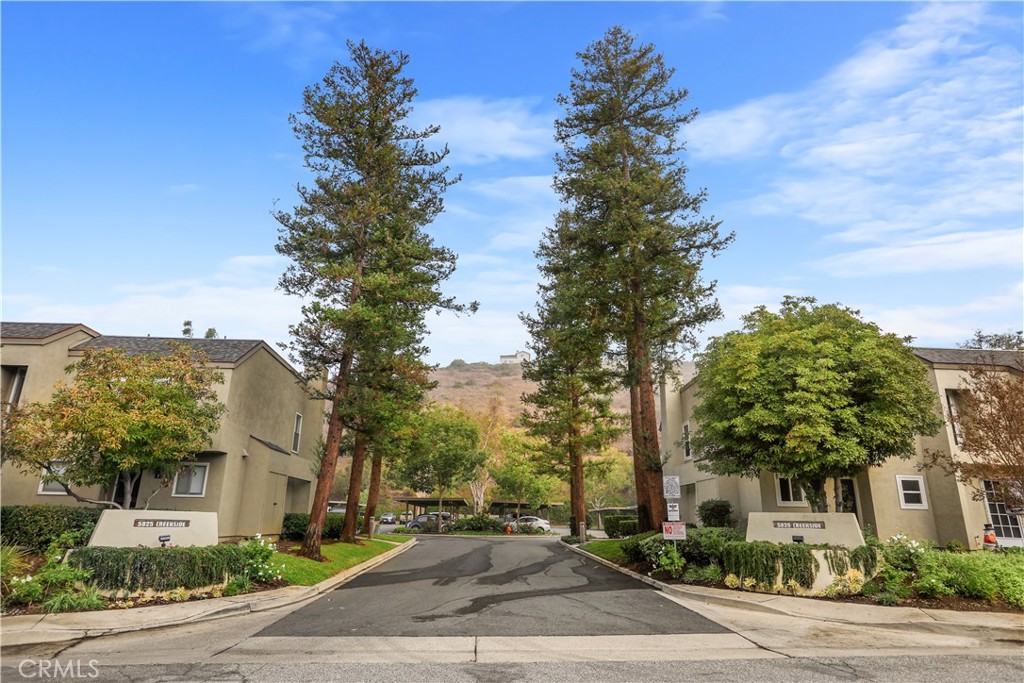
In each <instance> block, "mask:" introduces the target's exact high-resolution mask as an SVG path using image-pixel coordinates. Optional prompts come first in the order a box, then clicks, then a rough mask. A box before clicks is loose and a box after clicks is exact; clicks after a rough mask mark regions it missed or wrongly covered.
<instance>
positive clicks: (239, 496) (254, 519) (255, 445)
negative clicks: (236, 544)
mask: <svg viewBox="0 0 1024 683" xmlns="http://www.w3.org/2000/svg"><path fill="white" fill-rule="evenodd" d="M172 342H178V343H184V344H187V345H189V346H193V347H196V348H198V349H200V350H202V351H203V352H204V353H205V354H206V355H207V356H208V357H209V363H210V365H211V366H213V367H215V368H216V369H217V370H218V371H219V372H220V373H221V374H222V375H223V377H224V380H223V382H222V383H221V384H219V385H217V387H216V391H217V395H218V399H219V400H220V402H221V403H223V404H224V405H225V406H226V407H227V410H226V411H225V413H224V414H223V416H222V417H221V421H220V428H219V429H218V430H217V431H216V432H215V433H214V434H213V435H212V436H211V443H210V445H209V447H208V448H207V450H205V451H203V452H201V453H196V454H195V456H194V458H192V461H191V462H190V463H188V465H187V466H185V467H183V468H182V469H181V470H180V471H179V472H178V473H177V475H176V476H175V478H174V480H173V481H172V482H171V484H170V486H163V485H162V483H161V482H160V481H159V480H158V479H157V478H156V477H154V476H153V475H152V474H150V473H145V474H143V476H142V477H140V478H139V480H138V484H137V486H136V491H134V492H133V493H134V500H135V503H134V505H133V507H136V508H141V507H145V506H146V505H148V506H149V509H153V510H198V511H205V512H216V513H217V516H218V536H219V537H220V539H221V540H229V539H237V538H244V537H251V536H254V535H256V534H258V533H261V534H264V535H268V536H276V535H278V534H280V532H281V526H282V521H283V518H284V514H285V513H286V512H309V509H310V505H311V504H312V497H313V496H312V492H313V488H314V483H313V482H314V481H315V479H316V471H315V468H316V455H315V452H316V445H317V441H318V438H319V437H320V435H321V434H322V425H323V416H324V404H323V402H322V401H320V400H314V399H311V398H310V397H309V395H308V392H307V390H306V385H305V384H304V383H303V380H302V378H301V376H300V375H299V374H298V373H297V372H296V371H295V370H294V368H292V367H291V365H289V364H288V362H287V361H285V360H284V359H283V358H282V357H281V356H280V355H278V354H277V353H276V352H275V351H274V350H273V349H272V348H271V347H270V346H269V345H268V344H267V343H265V342H263V341H260V340H252V339H191V338H157V337H127V336H108V335H103V334H100V333H99V332H97V331H95V330H93V329H91V328H89V327H87V326H86V325H83V324H71V323H22V322H4V323H0V364H2V377H0V392H2V394H0V395H2V399H3V403H4V410H5V411H7V410H10V409H11V407H12V406H17V405H23V404H26V403H30V402H36V401H38V402H45V401H47V400H48V399H49V398H50V396H51V394H52V392H53V390H54V387H55V385H56V384H57V383H58V382H61V381H65V382H66V381H68V380H70V379H71V377H70V376H68V375H67V373H66V372H65V368H66V367H67V366H68V365H70V364H72V363H74V362H76V361H77V360H78V359H79V358H81V356H82V354H83V352H84V351H85V350H86V349H100V348H110V347H115V348H120V349H124V350H125V351H127V352H128V353H131V354H144V353H165V352H167V351H168V350H169V349H170V344H171V343H172ZM81 493H82V495H85V496H87V497H90V498H102V499H105V500H109V499H110V497H111V495H112V493H113V490H110V489H103V488H93V489H83V490H82V492H81ZM0 501H2V503H3V504H4V505H30V504H59V505H83V503H79V502H77V501H76V500H75V499H74V498H72V497H70V496H68V495H67V494H66V492H65V491H64V489H63V488H61V487H60V486H59V485H57V484H53V483H44V482H43V481H42V480H41V478H40V475H39V474H36V473H29V474H26V473H23V472H21V471H19V470H18V469H17V468H15V467H14V466H13V465H11V464H10V463H5V464H4V465H3V468H2V472H0Z"/></svg>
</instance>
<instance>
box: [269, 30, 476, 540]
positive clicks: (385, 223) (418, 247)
mask: <svg viewBox="0 0 1024 683" xmlns="http://www.w3.org/2000/svg"><path fill="white" fill-rule="evenodd" d="M348 48H349V57H350V64H347V65H346V64H340V63H335V64H334V65H333V66H332V67H331V69H330V70H329V71H328V73H327V75H326V76H325V77H324V79H323V81H322V82H321V83H318V84H316V85H313V86H310V87H308V88H306V90H305V91H304V93H303V108H302V111H301V113H300V114H298V115H294V116H292V117H291V119H290V121H291V123H292V126H293V130H294V131H295V134H296V136H297V137H298V138H299V139H300V140H301V141H302V145H303V149H304V151H305V159H306V166H307V168H308V169H309V170H310V171H312V172H313V173H314V175H315V181H314V184H313V185H312V186H310V187H306V186H301V185H300V186H299V188H298V193H299V197H300V204H299V205H298V206H296V207H295V209H294V211H293V212H292V213H286V212H283V211H280V212H276V213H275V218H276V219H277V220H278V222H279V223H280V224H281V226H282V227H281V230H280V238H279V241H278V244H277V251H278V252H279V253H281V254H283V255H285V256H287V257H289V258H290V259H291V261H292V263H291V265H289V267H288V269H287V270H286V272H285V273H284V274H283V275H282V277H281V279H280V287H281V289H283V290H284V291H285V292H287V293H289V294H293V295H296V296H300V297H302V298H303V299H304V300H305V301H306V302H307V303H305V304H304V305H303V307H302V316H303V319H302V321H301V322H299V323H297V324H296V325H293V326H292V327H291V328H290V331H291V334H292V339H293V341H292V343H291V347H290V348H291V351H292V355H293V358H295V359H296V360H297V361H298V362H299V363H300V364H301V365H302V366H303V367H304V368H305V372H306V373H307V376H309V377H321V376H324V375H326V376H327V377H328V384H327V390H326V392H325V393H324V394H323V395H322V398H325V399H326V400H328V401H329V402H330V413H329V417H328V428H327V438H326V446H325V453H324V458H323V462H322V467H321V471H320V476H319V477H318V479H317V486H316V491H315V493H314V500H313V509H312V513H311V514H310V523H309V527H308V528H307V531H306V535H305V538H304V539H303V545H302V550H301V552H302V554H303V555H306V556H308V557H319V556H320V538H321V535H322V529H323V521H324V517H325V515H326V510H327V500H328V495H329V492H330V488H331V484H332V482H333V479H334V472H335V469H336V466H337V459H338V452H339V447H340V445H341V442H342V438H343V435H344V432H345V430H346V429H350V430H354V431H355V432H356V436H358V437H360V438H354V446H353V452H354V453H358V452H362V453H365V448H366V445H367V444H366V441H367V439H369V438H371V435H372V433H373V430H374V426H373V425H372V424H371V423H372V422H373V421H374V420H373V418H372V417H368V416H367V414H366V411H368V410H369V406H370V404H371V402H372V401H373V400H374V396H375V394H376V393H378V392H380V391H383V390H382V389H381V388H380V386H381V384H382V383H383V380H382V379H381V377H379V376H375V373H386V372H389V370H388V368H393V367H394V366H395V364H396V363H398V362H400V360H401V361H408V362H412V361H410V360H409V359H410V358H414V359H419V358H421V357H422V356H423V354H424V353H425V352H426V347H424V346H423V344H422V339H423V338H424V336H425V325H424V317H425V315H426V313H427V312H428V311H430V310H437V309H448V310H454V311H462V310H465V309H466V308H467V307H463V306H460V305H457V304H456V303H455V302H454V301H453V300H452V299H450V298H447V297H445V296H443V295H442V293H441V291H440V284H441V283H442V282H443V281H444V280H446V279H447V278H448V277H449V276H450V275H451V273H452V272H453V271H454V268H455V255H454V254H453V253H452V252H450V251H449V250H447V249H444V248H442V247H438V246H436V245H434V243H433V241H432V240H431V238H430V237H429V236H428V235H427V234H426V233H425V232H424V226H426V225H428V224H429V223H430V222H432V221H433V220H434V218H435V217H436V216H437V215H438V214H439V213H440V212H441V211H442V209H443V201H442V194H443V192H444V191H445V190H446V189H447V188H448V187H449V186H450V185H451V184H452V183H453V182H455V180H456V179H451V178H449V177H448V168H447V167H446V166H443V165H442V162H443V160H444V158H445V157H446V156H447V153H448V150H447V147H445V148H443V149H441V150H440V151H429V150H427V149H426V146H425V145H426V141H427V140H429V139H430V138H432V137H433V136H434V135H435V134H436V133H437V132H438V130H439V129H438V127H437V126H428V127H427V128H425V129H423V130H415V129H412V128H410V127H409V126H408V125H407V122H406V121H407V119H408V117H409V115H410V113H411V107H412V102H413V100H414V99H415V97H416V94H417V91H416V89H415V87H414V86H413V82H412V80H411V79H409V78H407V77H405V76H403V71H404V69H405V68H406V66H407V65H408V62H409V58H408V56H407V55H405V54H402V53H399V52H384V51H379V50H374V49H371V48H369V47H367V46H366V44H365V43H358V44H355V43H351V42H350V43H349V44H348ZM468 308H469V309H471V310H472V309H475V305H472V306H469V307H468ZM316 397H318V398H319V397H321V396H316ZM357 445H358V448H356V446H357ZM352 472H353V476H357V475H359V474H361V472H362V466H361V464H360V465H359V466H355V467H353V468H352ZM353 519H354V518H353ZM346 524H349V520H346Z"/></svg>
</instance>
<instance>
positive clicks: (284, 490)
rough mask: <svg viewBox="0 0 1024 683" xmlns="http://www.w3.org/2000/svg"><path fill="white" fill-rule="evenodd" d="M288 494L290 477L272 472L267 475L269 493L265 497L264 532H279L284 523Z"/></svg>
mask: <svg viewBox="0 0 1024 683" xmlns="http://www.w3.org/2000/svg"><path fill="white" fill-rule="evenodd" d="M287 495H288V477H287V476H285V475H283V474H277V473H275V472H271V473H270V474H269V475H268V476H267V493H266V496H264V498H263V527H262V531H263V533H264V534H279V533H281V527H282V526H283V525H284V507H285V505H284V504H285V496H287Z"/></svg>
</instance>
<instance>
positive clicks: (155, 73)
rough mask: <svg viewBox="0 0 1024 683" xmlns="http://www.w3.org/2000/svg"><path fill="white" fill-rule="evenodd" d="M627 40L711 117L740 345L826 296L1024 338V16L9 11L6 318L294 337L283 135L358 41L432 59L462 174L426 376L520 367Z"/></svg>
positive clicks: (380, 7) (293, 155) (59, 7)
mask: <svg viewBox="0 0 1024 683" xmlns="http://www.w3.org/2000/svg"><path fill="white" fill-rule="evenodd" d="M616 24H619V25H622V26H624V27H626V28H627V29H629V30H631V31H633V32H634V33H636V34H637V35H638V36H639V37H640V39H641V40H643V41H645V42H651V43H654V44H655V45H656V46H657V48H658V49H659V51H661V52H662V53H663V54H664V55H665V59H666V62H667V64H668V65H670V66H672V67H675V68H676V83H677V85H679V86H682V87H686V88H688V89H689V91H690V104H691V105H692V106H695V107H697V108H699V109H700V111H701V115H700V117H699V118H698V119H697V121H696V122H695V123H693V124H692V125H690V126H688V127H687V129H686V130H684V132H683V135H682V137H683V138H684V139H685V140H687V141H688V147H687V151H686V161H687V164H688V166H689V168H690V174H689V183H690V184H691V185H692V186H693V187H706V188H707V190H708V196H709V199H708V203H707V209H708V211H709V212H710V213H713V214H715V215H716V216H717V217H718V218H720V219H722V221H723V228H724V229H725V230H731V231H734V232H735V233H736V241H735V243H734V244H733V245H732V246H731V247H730V248H729V249H728V250H727V251H726V252H724V253H723V254H722V255H721V256H719V257H718V258H717V259H715V260H713V261H710V262H708V263H707V264H706V269H705V270H706V276H707V278H708V279H714V280H717V282H718V297H719V300H720V302H721V304H722V307H723V310H724V312H725V314H726V317H725V319H724V320H721V321H718V322H716V323H713V324H712V325H709V326H708V328H707V329H706V331H705V334H704V335H703V336H704V337H706V336H707V335H708V334H720V333H722V332H724V331H727V330H729V329H735V328H737V327H739V324H740V323H739V318H740V316H741V315H743V314H744V313H746V312H748V311H750V310H751V309H752V308H753V307H755V306H757V305H758V304H767V305H768V306H770V307H777V304H778V302H779V301H780V300H781V298H782V297H783V296H784V295H785V294H799V295H810V296H815V297H817V298H818V299H819V300H820V301H823V302H833V301H838V302H841V303H844V304H846V305H848V306H851V307H854V308H857V309H859V310H861V312H862V314H863V316H864V317H865V318H866V319H869V320H872V321H875V322H877V323H878V324H879V325H881V326H882V328H883V329H885V330H886V331H890V332H896V333H899V334H901V335H911V336H914V337H916V339H917V341H916V343H917V344H919V345H922V346H953V345H955V344H956V343H957V342H959V341H962V340H964V339H966V338H967V337H969V336H970V334H971V332H972V331H973V330H974V329H975V328H982V329H984V330H987V331H1000V332H1002V331H1007V330H1010V329H1014V330H1015V329H1020V327H1021V326H1022V317H1024V313H1022V311H1024V272H1022V269H1024V265H1022V264H1024V153H1022V150H1024V123H1022V122H1024V113H1022V112H1024V87H1022V73H1024V67H1022V55H1021V45H1022V35H1021V33H1022V25H1024V21H1022V5H1021V4H1020V3H994V4H976V3H969V4H968V3H946V2H943V3H937V4H916V3H881V2H863V3H825V2H822V3H813V2H803V3H738V2H737V3H734V2H721V3H691V2H655V3H640V2H628V3H613V2H601V3H592V2H571V3H553V2H525V3H482V2H459V3H430V2H417V3H397V2H356V3H291V2H284V3H252V4H250V3H240V2H239V3H146V2H116V3H102V4H93V3H85V2H82V3H46V2H31V3H30V2H24V3H23V2H3V3H2V6H0V29H2V45H0V50H2V54H0V58H2V67H0V68H2V93H0V94H2V100H0V126H2V128H0V131H2V169H0V170H2V193H3V195H2V199H3V206H2V218H3V242H2V245H3V319H4V320H21V321H49V322H82V323H85V324H87V325H90V326H92V327H93V328H95V329H97V330H99V331H100V332H103V333H107V334H141V335H145V334H150V335H153V336H175V335H178V334H179V333H180V330H181V322H182V321H183V320H185V319H191V320H192V321H193V322H194V325H195V327H196V328H197V330H198V331H199V332H200V333H201V332H202V331H203V330H205V329H206V328H207V327H210V326H214V327H216V328H217V330H218V331H219V332H220V333H221V334H222V335H226V336H228V337H232V338H262V339H266V340H267V341H269V342H271V343H276V342H280V341H287V337H288V334H287V329H288V325H289V324H291V323H294V322H296V321H297V320H298V316H299V303H298V302H297V301H296V300H294V299H292V298H289V297H286V296H284V295H283V294H281V293H280V292H277V291H275V287H276V283H277V278H278V276H279V275H280V273H281V271H282V270H283V269H284V267H285V265H286V262H285V261H284V260H283V259H282V258H281V257H279V256H277V255H276V253H275V251H274V244H275V242H276V239H277V224H276V223H275V221H274V220H273V219H272V218H271V216H270V211H271V209H272V208H273V207H274V202H275V200H276V201H278V205H279V206H281V207H286V208H287V207H291V206H292V205H293V203H294V201H295V192H294V187H295V185H296V184H297V183H299V182H304V183H305V182H308V181H309V176H308V175H307V174H306V171H305V170H304V169H303V167H302V158H301V149H300V146H299V143H298V141H297V140H295V138H294V136H293V135H292V132H291V129H290V127H289V125H288V121H287V119H288V115H289V113H292V112H295V111H298V109H299V108H300V106H301V95H302V89H303V88H304V87H305V86H306V85H309V84H311V83H313V82H315V81H317V80H319V79H320V78H321V77H322V76H323V75H324V73H326V71H327V69H328V68H329V67H330V65H331V63H332V62H333V61H334V60H344V59H345V58H346V55H347V52H346V50H345V40H346V39H353V40H361V39H363V40H366V41H367V43H368V44H369V45H371V46H373V47H377V48H383V49H395V50H402V51H404V52H406V53H408V54H409V56H410V58H411V64H410V67H409V70H408V74H409V75H410V76H411V77H413V78H414V79H415V81H416V85H417V87H418V89H419V93H420V95H419V99H418V100H417V103H416V110H415V117H416V121H417V122H418V123H419V124H420V125H425V124H429V123H437V124H440V125H441V127H442V131H441V134H440V136H439V139H441V140H444V141H447V142H448V144H449V147H450V149H451V156H450V157H449V161H450V165H451V167H452V170H453V171H454V172H457V173H461V174H462V176H463V181H462V182H461V183H460V184H458V185H457V186H455V187H453V188H452V189H451V190H450V191H449V192H448V194H447V199H446V207H447V211H446V213H445V214H444V215H442V216H441V217H440V218H439V219H438V220H437V221H436V222H435V224H434V225H433V226H431V228H430V231H431V233H432V234H433V235H434V236H435V238H436V239H437V241H438V242H440V243H442V244H445V245H446V246H449V247H450V248H452V249H453V250H455V251H456V252H457V253H458V254H459V255H460V261H459V269H458V271H457V273H456V275H455V276H454V277H453V278H452V279H451V280H450V281H449V283H448V287H447V291H448V292H450V293H452V294H455V295H457V296H459V297H460V298H462V299H463V300H464V301H469V300H473V299H476V300H479V301H480V304H481V309H480V312H479V313H477V314H476V315H475V316H471V317H466V318H460V319H455V318H452V317H448V316H442V317H438V318H433V319H432V320H431V326H432V334H431V337H430V339H429V342H428V343H429V345H430V346H431V348H432V353H431V356H430V360H431V361H433V362H437V363H441V364H447V363H448V362H450V361H451V360H452V359H454V358H462V359H464V360H467V361H478V360H484V361H490V362H496V361H497V358H498V355H499V354H502V353H511V352H513V351H515V350H517V349H523V348H525V344H526V342H527V338H526V334H525V332H524V331H523V329H522V327H521V325H520V323H519V321H518V319H517V314H518V313H519V312H521V311H525V310H531V309H532V307H533V304H534V301H535V291H536V283H537V275H536V264H535V261H534V258H533V251H534V249H535V248H536V246H537V241H538V239H539V238H540V235H541V233H542V231H543V230H544V228H545V227H547V226H548V225H550V224H551V221H552V217H553V215H554V213H555V211H556V210H557V200H556V198H555V196H554V194H553V193H552V191H551V189H550V185H551V176H552V174H553V172H554V165H553V162H552V157H553V155H554V153H555V152H556V151H557V148H556V146H555V144H554V142H553V140H552V128H553V126H552V122H553V121H554V119H556V118H558V117H559V116H560V115H561V112H560V110H559V108H558V106H557V105H556V104H555V97H556V96H557V95H558V94H559V93H561V92H566V91H567V90H568V85H569V73H570V70H571V69H572V68H573V67H575V66H577V62H576V58H575V54H576V53H577V52H578V51H580V50H582V49H584V48H585V47H586V46H587V45H588V44H589V43H591V42H593V41H594V40H597V39H599V38H600V37H601V35H602V34H603V33H604V31H605V30H606V29H607V28H608V27H610V26H612V25H616Z"/></svg>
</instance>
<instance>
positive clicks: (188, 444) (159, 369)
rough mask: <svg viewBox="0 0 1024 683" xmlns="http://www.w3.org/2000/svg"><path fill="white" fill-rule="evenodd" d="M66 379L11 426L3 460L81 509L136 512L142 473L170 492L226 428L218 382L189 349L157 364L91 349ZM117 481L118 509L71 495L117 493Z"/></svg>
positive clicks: (9, 420)
mask: <svg viewBox="0 0 1024 683" xmlns="http://www.w3.org/2000/svg"><path fill="white" fill-rule="evenodd" d="M67 372H69V373H74V378H73V380H72V381H71V382H70V383H61V384H58V385H57V387H56V389H55V391H54V393H53V396H52V397H51V399H50V401H49V402H47V403H31V404H28V405H26V406H24V407H21V408H16V409H15V410H13V411H12V412H11V413H10V414H8V415H7V416H6V417H5V419H4V423H3V444H4V447H3V458H4V460H5V461H10V462H13V463H15V464H16V465H17V466H18V468H19V469H21V470H22V471H25V472H30V473H38V472H40V471H42V472H43V473H44V479H45V480H47V481H51V482H56V483H58V484H60V485H61V486H62V487H63V488H64V490H65V491H66V492H67V493H68V495H70V496H72V497H73V498H75V499H76V500H79V501H82V502H88V503H94V504H100V505H110V506H112V507H119V508H128V507H130V506H131V495H132V493H131V492H132V489H133V487H134V485H135V482H136V481H137V480H138V478H139V477H140V476H142V473H143V472H145V471H149V472H152V473H153V474H155V475H156V476H157V477H159V478H161V479H163V480H164V481H166V482H168V483H169V481H170V479H171V478H173V476H174V473H175V472H177V471H178V469H180V467H181V463H182V462H183V461H185V460H190V459H192V458H193V457H194V456H195V454H196V453H199V452H201V451H203V450H205V449H206V448H207V447H208V445H209V442H210V434H212V433H213V432H215V431H216V430H217V429H218V427H219V426H220V416H221V413H223V411H224V406H223V405H222V404H221V403H220V402H219V401H218V400H217V393H216V390H215V388H214V385H215V384H217V383H219V382H220V381H222V375H221V374H220V373H218V372H216V371H214V370H213V369H211V368H209V367H208V366H207V358H206V356H205V355H203V354H202V352H200V351H197V350H196V349H193V348H190V347H188V346H186V345H183V344H182V345H177V346H175V347H174V348H173V349H172V351H171V352H170V353H167V354H151V355H130V354H128V353H127V352H126V351H124V350H121V349H87V350H86V351H85V353H84V355H83V357H82V360H81V361H79V362H77V363H75V364H73V365H70V366H68V368H67ZM119 481H120V483H122V484H123V487H122V490H123V498H122V499H121V500H120V501H113V500H111V501H100V500H93V499H89V498H86V497H84V496H82V495H80V494H79V493H77V492H76V491H74V489H73V487H90V486H109V487H111V488H112V489H113V488H115V487H116V484H117V483H118V482H119Z"/></svg>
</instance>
